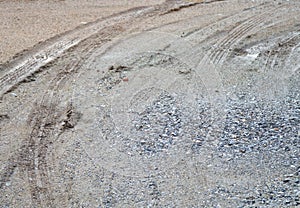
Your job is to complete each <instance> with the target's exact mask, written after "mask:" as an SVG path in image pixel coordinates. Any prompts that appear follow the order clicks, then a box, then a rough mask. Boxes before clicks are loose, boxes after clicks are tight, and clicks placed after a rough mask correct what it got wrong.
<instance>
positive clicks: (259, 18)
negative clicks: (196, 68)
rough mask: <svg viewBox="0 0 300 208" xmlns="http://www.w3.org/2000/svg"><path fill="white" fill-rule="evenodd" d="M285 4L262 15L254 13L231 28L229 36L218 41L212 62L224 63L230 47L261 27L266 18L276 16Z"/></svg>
mask: <svg viewBox="0 0 300 208" xmlns="http://www.w3.org/2000/svg"><path fill="white" fill-rule="evenodd" d="M284 6H285V5H282V6H280V7H277V8H275V9H272V10H270V11H268V12H264V13H263V14H260V15H254V16H252V17H251V18H250V19H248V20H246V21H245V22H244V23H242V24H240V25H238V26H237V27H235V28H234V29H233V30H231V32H230V34H229V35H228V36H226V37H225V38H224V39H222V40H221V41H220V43H218V45H217V47H216V48H218V49H217V50H215V51H213V52H212V53H211V54H210V56H209V59H210V60H211V61H212V63H215V64H219V63H223V62H224V59H225V58H226V57H227V56H228V54H229V53H230V51H229V49H230V48H231V47H232V46H233V45H234V44H236V43H237V42H239V41H240V40H241V39H242V38H243V37H246V36H247V35H248V34H249V33H250V32H251V31H254V30H255V29H256V28H259V27H260V25H261V24H263V23H264V22H265V21H266V20H268V21H269V20H270V17H271V18H274V16H272V14H274V13H275V12H276V11H277V10H278V9H280V8H282V7H284ZM275 17H277V16H275Z"/></svg>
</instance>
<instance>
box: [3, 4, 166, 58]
mask: <svg viewBox="0 0 300 208" xmlns="http://www.w3.org/2000/svg"><path fill="white" fill-rule="evenodd" d="M161 2H162V0H151V1H146V0H142V1H122V0H114V1H103V0H99V1H96V0H88V1H86V0H84V1H72V0H58V1H48V0H46V1H44V0H34V1H30V0H24V1H0V20H1V21H0V40H1V41H0V64H1V63H3V62H6V61H8V60H9V59H11V58H12V57H13V56H14V55H15V54H17V53H19V52H21V51H23V50H25V49H28V48H31V47H32V46H34V45H35V44H37V43H39V42H41V41H45V40H47V39H49V38H51V37H53V36H55V35H58V34H61V33H63V32H66V31H69V30H72V29H74V28H75V27H77V26H78V25H80V24H85V23H87V22H91V21H95V20H97V19H101V18H104V17H106V16H109V15H112V14H115V13H118V12H121V11H125V10H127V9H130V8H133V7H138V6H147V5H151V4H158V3H161Z"/></svg>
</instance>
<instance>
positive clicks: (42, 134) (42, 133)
mask: <svg viewBox="0 0 300 208" xmlns="http://www.w3.org/2000/svg"><path fill="white" fill-rule="evenodd" d="M168 6H170V5H169V4H163V5H162V6H160V7H149V8H148V9H149V10H148V11H147V12H144V13H142V14H140V15H138V14H136V12H143V11H144V8H142V9H135V10H133V11H131V12H128V14H127V13H126V15H127V16H126V15H124V14H121V15H119V16H117V17H115V18H113V20H111V21H117V20H116V19H118V20H119V19H122V21H119V22H117V23H115V24H112V25H111V26H106V27H103V28H102V29H100V30H99V29H98V28H89V29H88V31H84V33H86V34H87V35H85V36H83V37H80V38H77V39H76V41H71V42H70V44H69V45H68V44H66V42H63V41H62V42H60V43H57V44H54V45H53V46H50V47H49V48H47V49H46V50H47V51H46V52H42V53H37V54H36V56H35V57H32V58H29V60H27V61H25V62H23V63H21V64H20V65H18V66H17V67H15V68H13V69H12V70H11V71H9V72H8V73H6V74H5V75H4V76H3V77H2V78H0V86H1V91H0V95H3V94H4V93H6V92H7V90H9V89H11V87H12V86H15V85H17V84H18V83H19V82H20V81H22V80H23V79H24V78H25V77H27V76H29V75H31V74H33V73H35V72H36V71H37V70H38V69H39V68H40V67H41V66H42V65H45V64H47V63H49V62H50V61H53V60H54V59H56V58H58V57H59V56H60V55H61V54H62V53H64V52H65V51H66V50H69V49H70V48H73V47H74V46H76V47H77V49H79V50H82V52H81V56H79V57H77V59H76V61H70V63H69V64H68V65H67V66H66V67H65V68H64V69H63V70H61V71H60V72H58V73H57V75H56V76H55V78H54V79H53V80H51V81H50V83H49V86H48V88H47V89H46V91H45V93H44V94H43V96H42V98H41V99H40V101H36V103H35V104H34V106H33V108H32V112H31V113H30V115H29V117H28V121H27V125H28V127H29V128H30V129H31V130H30V133H29V135H28V138H24V142H23V144H22V147H21V148H20V150H19V151H18V152H17V153H15V154H14V155H13V156H12V157H10V158H9V159H8V162H7V165H6V167H5V168H4V169H3V170H2V172H1V175H0V188H1V189H2V188H3V187H4V185H5V183H6V182H7V181H8V180H9V179H10V177H11V176H12V175H13V173H14V171H15V169H16V168H19V169H20V170H21V172H22V174H24V175H26V178H27V182H28V184H29V188H30V193H31V200H32V206H33V207H43V206H46V207H54V205H53V200H54V199H53V195H52V188H51V180H50V178H49V173H48V172H49V171H50V170H51V167H50V166H49V165H48V162H47V160H48V159H47V155H49V154H50V153H51V152H50V151H51V146H52V144H53V143H54V142H55V141H56V140H58V138H59V136H60V135H61V134H62V133H63V132H64V131H65V130H67V129H69V128H73V127H74V125H76V122H77V121H78V119H79V117H80V116H79V113H78V112H76V111H75V109H74V107H73V106H72V103H69V104H68V105H67V106H65V107H64V108H63V109H62V107H58V106H60V105H61V102H62V94H61V93H63V94H64V92H62V89H63V87H64V86H65V85H66V83H67V82H68V80H69V79H70V78H71V77H73V74H74V73H76V72H77V71H78V70H79V68H80V67H81V65H82V64H83V63H84V62H85V59H87V57H89V56H90V54H91V52H92V51H93V50H94V49H95V48H96V47H101V46H102V45H103V44H104V43H106V42H108V41H109V40H110V39H111V38H114V37H115V36H117V35H119V34H121V33H123V32H124V31H126V30H127V28H126V29H125V26H129V25H131V24H132V23H133V20H134V21H136V22H137V21H142V20H143V18H144V17H145V16H146V17H151V16H154V15H157V14H159V13H160V12H162V11H164V10H165V9H166V8H167V7H168ZM171 6H172V5H171ZM99 24H100V25H101V24H102V23H99ZM103 24H104V23H103ZM106 24H108V23H106ZM129 28H130V27H129ZM91 30H92V32H91ZM75 34H76V35H78V36H79V35H81V34H77V33H76V32H75ZM65 39H67V38H66V37H65ZM99 39H100V41H99ZM95 41H96V42H99V44H95V43H94V42H95ZM85 42H87V43H85ZM58 45H59V46H60V47H58ZM58 49H59V50H58ZM41 54H46V56H44V55H41ZM71 60H72V59H71ZM28 68H29V69H28ZM1 93H2V94H1ZM64 96H65V95H64ZM37 100H39V99H37Z"/></svg>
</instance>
